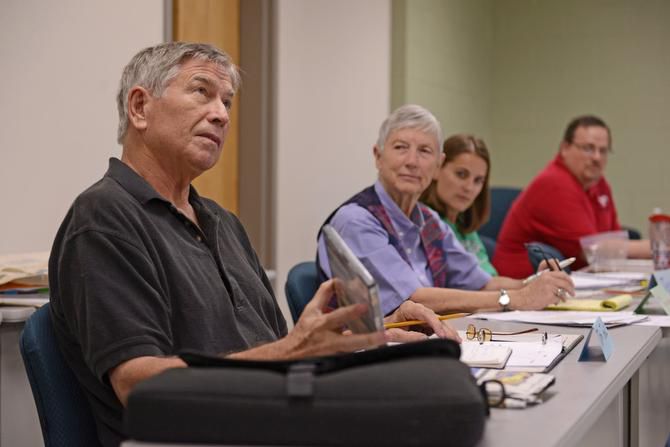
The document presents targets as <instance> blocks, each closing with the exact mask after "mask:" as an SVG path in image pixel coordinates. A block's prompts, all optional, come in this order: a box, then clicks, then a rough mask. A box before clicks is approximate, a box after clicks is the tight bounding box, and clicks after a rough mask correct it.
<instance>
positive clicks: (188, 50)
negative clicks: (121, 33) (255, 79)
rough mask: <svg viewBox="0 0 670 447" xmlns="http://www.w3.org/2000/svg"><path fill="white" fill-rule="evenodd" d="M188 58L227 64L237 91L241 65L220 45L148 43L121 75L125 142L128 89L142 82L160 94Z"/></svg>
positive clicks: (121, 121) (120, 102)
mask: <svg viewBox="0 0 670 447" xmlns="http://www.w3.org/2000/svg"><path fill="white" fill-rule="evenodd" d="M186 59H202V60H205V61H209V62H214V63H215V64H218V65H220V66H221V68H223V70H224V71H225V72H226V73H227V74H228V77H229V78H230V83H231V84H232V87H233V90H235V91H237V89H238V88H239V86H240V82H241V78H240V72H239V68H238V67H237V66H236V65H235V64H234V63H233V61H232V59H231V58H230V56H228V55H227V54H226V53H224V52H223V51H221V50H219V49H218V48H216V47H214V46H212V45H208V44H204V43H189V42H168V43H163V44H160V45H156V46H153V47H148V48H145V49H143V50H141V51H140V52H139V53H137V54H136V55H135V56H134V57H133V58H132V59H131V61H130V62H129V63H128V65H126V68H124V70H123V74H122V75H121V83H120V85H119V93H118V95H117V97H116V106H117V108H118V109H119V128H118V131H117V136H116V138H117V141H118V143H119V144H123V139H124V138H125V136H126V132H127V131H128V92H130V89H132V88H133V87H135V86H137V85H139V86H141V87H144V88H146V89H147V90H148V91H149V92H151V94H152V95H153V96H154V97H160V96H161V95H162V94H163V91H164V90H165V88H166V87H167V85H168V83H169V82H170V81H171V80H172V79H173V78H175V77H176V76H177V74H178V73H179V68H180V64H181V63H182V62H183V61H184V60H186Z"/></svg>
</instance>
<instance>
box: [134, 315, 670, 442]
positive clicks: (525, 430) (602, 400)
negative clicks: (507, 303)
mask: <svg viewBox="0 0 670 447" xmlns="http://www.w3.org/2000/svg"><path fill="white" fill-rule="evenodd" d="M472 321H473V320H472V319H470V318H465V319H459V320H452V322H453V324H454V325H455V326H456V327H457V328H459V329H464V328H465V326H467V324H468V323H470V322H472ZM474 323H475V324H476V325H477V326H478V327H489V328H491V329H493V330H496V329H497V330H512V329H514V328H518V327H522V326H524V327H527V326H528V325H522V324H518V323H507V322H488V321H482V320H474ZM541 328H542V330H547V331H548V332H556V333H578V334H584V335H585V334H586V333H587V331H588V329H584V328H567V327H553V326H541ZM610 333H611V336H612V339H613V341H614V354H613V356H612V357H611V358H610V360H609V361H608V362H578V361H577V358H578V357H579V353H580V351H581V349H582V346H583V344H584V342H583V341H582V342H580V343H579V344H578V345H577V346H576V347H575V348H574V349H573V350H572V351H571V352H570V353H569V354H568V355H567V356H566V357H565V358H564V359H563V360H562V361H561V362H560V363H559V364H558V365H557V366H556V367H555V368H554V369H553V370H552V371H551V374H553V375H555V376H556V383H555V384H554V385H553V386H552V387H551V388H550V389H549V390H548V391H547V393H546V394H547V396H548V398H547V400H546V401H545V402H544V403H542V404H540V405H538V406H535V407H531V408H526V409H523V410H513V409H492V411H491V416H490V417H489V419H488V421H487V425H486V430H485V433H484V437H483V439H482V441H481V442H480V446H481V447H494V446H495V447H505V446H510V447H522V446H556V447H558V446H589V447H597V446H608V447H609V446H620V447H626V446H631V447H636V446H646V445H662V444H663V442H665V439H666V438H667V435H668V432H670V420H667V419H666V420H665V421H664V422H663V423H661V424H656V425H655V426H652V427H648V426H646V425H645V426H644V427H643V424H641V423H640V418H641V415H642V414H649V412H653V411H654V409H653V405H656V404H657V402H655V403H652V408H647V405H646V404H645V399H647V398H649V397H653V396H649V395H648V394H653V393H654V390H653V389H651V388H650V387H646V386H642V384H641V382H642V380H641V378H642V379H643V378H644V377H646V376H647V375H651V376H656V374H657V372H656V370H654V369H653V367H652V365H649V364H648V358H649V356H650V355H652V353H653V352H654V349H655V348H656V347H657V345H658V344H659V342H660V340H661V329H659V328H658V327H651V326H627V327H621V328H615V329H611V330H610ZM596 339H597V338H596ZM591 343H594V337H592V339H591ZM657 380H660V379H657ZM651 400H652V401H653V398H652V399H651ZM665 405H666V406H667V405H670V404H668V403H667V401H666V403H665ZM641 427H643V428H644V430H642V429H641ZM652 439H653V440H654V442H648V441H650V440H652ZM660 439H662V440H663V442H661V443H659V442H658V440H660ZM445 445H449V442H448V439H446V438H445ZM122 446H123V447H159V446H163V447H171V445H170V444H164V443H147V442H136V441H126V442H124V443H123V444H122ZM174 446H175V447H176V444H175V445H174ZM179 446H180V447H189V446H185V445H184V444H180V445H179ZM191 447H196V446H195V445H193V446H191Z"/></svg>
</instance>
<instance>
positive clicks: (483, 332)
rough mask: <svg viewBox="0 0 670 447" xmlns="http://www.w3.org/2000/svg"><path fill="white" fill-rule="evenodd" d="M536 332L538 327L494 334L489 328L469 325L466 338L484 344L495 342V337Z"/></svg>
mask: <svg viewBox="0 0 670 447" xmlns="http://www.w3.org/2000/svg"><path fill="white" fill-rule="evenodd" d="M535 331H537V328H536V327H533V328H530V329H524V330H521V331H509V332H493V331H492V330H491V329H489V328H487V327H483V328H480V329H477V327H476V326H475V325H474V324H468V328H467V329H466V331H465V337H466V338H467V339H468V340H477V341H478V342H479V343H484V342H485V341H495V340H493V336H494V335H521V334H527V333H529V332H535Z"/></svg>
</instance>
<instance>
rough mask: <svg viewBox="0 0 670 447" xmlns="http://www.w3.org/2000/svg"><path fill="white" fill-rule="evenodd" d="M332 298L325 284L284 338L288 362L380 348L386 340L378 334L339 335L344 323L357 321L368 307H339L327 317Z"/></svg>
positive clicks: (329, 282) (329, 286) (329, 283)
mask: <svg viewBox="0 0 670 447" xmlns="http://www.w3.org/2000/svg"><path fill="white" fill-rule="evenodd" d="M332 295H333V281H332V280H330V281H326V282H324V283H323V284H321V286H320V287H319V290H317V291H316V294H315V295H314V298H312V300H311V301H310V302H309V303H308V304H307V306H305V309H304V310H303V312H302V315H300V319H299V320H298V322H297V323H296V325H295V327H294V328H293V330H292V331H291V332H290V333H289V334H288V335H287V336H286V338H285V341H286V343H288V345H289V349H290V350H289V352H287V356H288V358H301V357H312V356H317V355H329V354H335V353H338V352H352V351H358V350H359V349H366V348H373V347H377V346H380V345H383V344H384V343H385V342H386V340H385V338H384V334H383V333H381V332H376V333H370V334H342V328H343V327H344V326H345V325H346V324H347V322H349V321H351V320H354V319H356V318H359V317H360V316H361V315H363V314H364V313H365V312H367V310H368V309H367V307H366V306H365V305H363V304H356V305H352V306H345V307H340V308H339V309H335V310H334V311H332V312H330V313H324V312H323V309H324V308H325V307H326V305H327V304H328V301H329V300H330V297H331V296H332Z"/></svg>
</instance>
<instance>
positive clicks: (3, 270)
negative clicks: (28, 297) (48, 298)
mask: <svg viewBox="0 0 670 447" xmlns="http://www.w3.org/2000/svg"><path fill="white" fill-rule="evenodd" d="M48 263H49V252H39V253H20V254H13V255H4V256H0V285H3V284H9V283H14V284H15V285H23V286H48V285H49V281H48V277H47V268H48Z"/></svg>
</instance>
